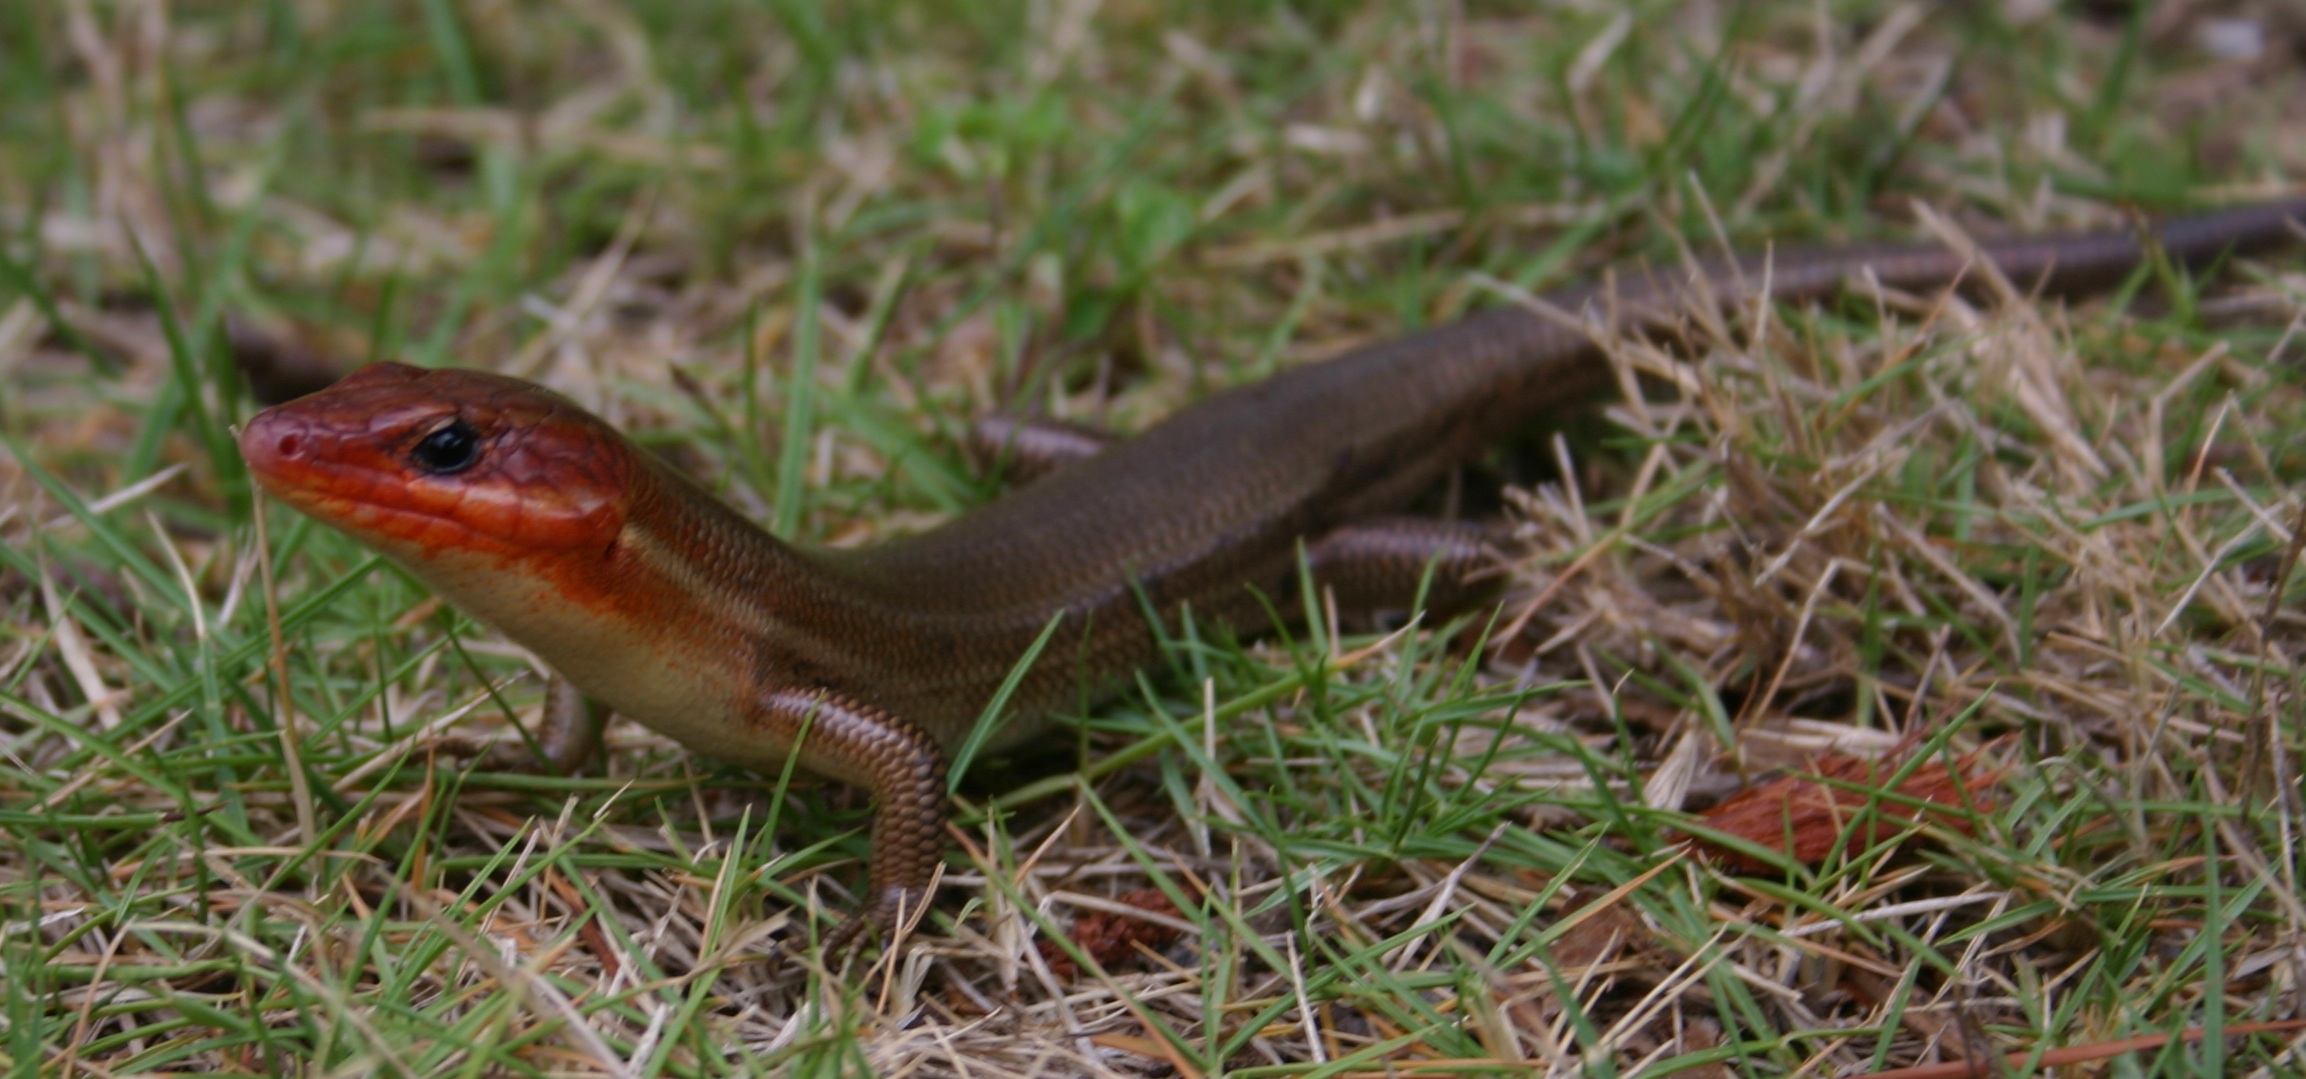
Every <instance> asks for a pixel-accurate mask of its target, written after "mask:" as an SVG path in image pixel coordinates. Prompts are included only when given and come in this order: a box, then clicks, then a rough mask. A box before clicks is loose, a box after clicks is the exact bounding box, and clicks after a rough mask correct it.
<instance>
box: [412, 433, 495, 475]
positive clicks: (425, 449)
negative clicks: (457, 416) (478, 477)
mask: <svg viewBox="0 0 2306 1079" xmlns="http://www.w3.org/2000/svg"><path fill="white" fill-rule="evenodd" d="M408 456H409V459H410V460H412V461H414V462H416V467H418V468H421V469H423V470H425V471H426V472H430V473H432V474H433V475H435V476H445V475H448V474H450V473H452V472H462V471H464V470H465V469H468V468H471V467H472V463H473V462H474V461H477V460H480V432H478V431H475V430H473V429H472V425H471V424H469V423H466V422H464V421H463V420H453V421H451V422H450V423H449V425H448V426H446V427H443V428H441V429H440V430H438V431H434V432H433V433H431V434H429V435H426V436H424V438H423V440H421V441H419V442H418V443H417V444H416V449H414V450H411V451H409V455H408Z"/></svg>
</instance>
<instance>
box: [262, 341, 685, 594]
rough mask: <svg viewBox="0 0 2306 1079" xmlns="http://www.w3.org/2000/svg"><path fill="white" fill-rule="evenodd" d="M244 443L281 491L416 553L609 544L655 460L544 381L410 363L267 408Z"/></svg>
mask: <svg viewBox="0 0 2306 1079" xmlns="http://www.w3.org/2000/svg"><path fill="white" fill-rule="evenodd" d="M240 452H241V455H242V456H243V457H245V458H247V460H248V467H249V469H250V470H251V471H252V472H254V473H255V475H256V479H257V482H259V483H262V484H263V485H264V489H265V490H267V491H270V492H271V493H272V494H273V496H274V497H277V498H279V499H280V500H281V501H283V502H286V503H288V504H289V505H291V506H294V507H296V508H297V509H299V510H301V511H303V512H304V513H306V514H309V515H311V516H312V517H314V518H315V519H317V520H319V521H321V522H322V523H325V524H327V525H330V526H332V527H334V528H337V529H339V530H342V531H344V532H345V533H347V534H349V535H351V536H353V537H354V538H355V539H358V540H360V541H361V542H363V543H366V544H368V545H369V546H371V547H374V548H376V549H377V550H379V551H382V552H383V553H385V554H387V555H391V556H393V557H394V558H395V559H397V560H399V561H400V562H402V563H403V564H406V565H411V566H416V565H421V564H423V563H425V562H429V561H431V560H433V559H435V558H438V557H440V556H442V555H444V554H446V555H459V556H474V555H478V556H482V557H484V558H494V559H496V560H514V559H523V558H530V557H535V556H539V555H548V554H573V553H576V552H580V551H585V550H607V549H608V548H610V547H612V546H613V545H614V544H615V543H616V540H617V536H618V534H619V533H620V531H621V530H622V529H623V527H624V521H625V518H626V516H627V512H628V509H629V507H628V505H627V498H628V493H629V492H630V491H631V490H633V489H634V488H635V486H636V485H635V483H634V480H635V478H636V472H637V471H638V470H640V469H642V468H644V467H645V466H644V465H643V464H642V463H641V461H640V460H639V459H638V453H639V451H637V450H636V449H634V448H633V447H632V445H631V444H630V443H628V442H626V441H625V440H624V438H623V437H622V436H620V435H618V434H617V433H616V432H615V431H614V430H612V429H610V428H609V426H608V425H607V424H606V423H603V422H602V421H601V420H600V419H599V418H597V417H595V416H594V415H592V414H591V413H589V412H586V411H585V410H584V409H582V408H579V407H578V406H577V405H576V404H575V403H574V402H572V401H570V400H568V399H567V398H565V397H562V396H560V395H559V394H556V393H553V392H552V391H550V390H547V389H545V388H543V387H541V386H537V385H535V384H533V383H528V382H523V381H521V380H519V379H515V378H507V377H505V376H503V375H492V374H487V373H484V372H480V371H458V370H427V369H425V368H420V367H410V366H407V365H405V364H397V363H379V364H372V365H370V366H367V367H363V368H361V369H360V370H358V371H355V372H353V373H352V374H350V375H348V376H346V377H345V378H344V379H343V380H342V381H339V382H338V383H336V384H335V385H333V386H330V387H329V388H327V389H325V390H322V391H320V392H319V393H315V394H312V395H311V396H308V397H301V398H298V399H297V400H294V401H290V402H288V403H287V404H284V405H280V406H277V407H274V408H269V409H266V410H264V411H263V412H259V413H257V414H256V416H255V418H253V419H251V420H249V421H248V426H247V428H246V429H245V430H243V431H242V432H241V433H240Z"/></svg>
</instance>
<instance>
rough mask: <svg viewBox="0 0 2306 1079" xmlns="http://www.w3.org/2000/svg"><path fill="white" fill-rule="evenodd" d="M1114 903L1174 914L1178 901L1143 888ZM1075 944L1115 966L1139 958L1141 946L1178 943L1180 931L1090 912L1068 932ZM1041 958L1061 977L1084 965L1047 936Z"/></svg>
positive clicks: (1153, 948) (1150, 947) (1100, 962)
mask: <svg viewBox="0 0 2306 1079" xmlns="http://www.w3.org/2000/svg"><path fill="white" fill-rule="evenodd" d="M1114 902H1116V903H1120V904H1123V905H1125V906H1131V907H1135V908H1137V909H1138V910H1142V911H1147V912H1149V913H1152V914H1159V915H1166V916H1170V917H1174V916H1176V914H1177V904H1175V903H1172V902H1170V901H1169V896H1168V895H1167V894H1165V893H1163V892H1162V891H1161V890H1160V889H1157V888H1143V889H1139V890H1137V891H1134V892H1126V893H1123V894H1122V895H1120V896H1118V897H1116V898H1115V899H1114ZM1066 935H1067V936H1069V937H1071V938H1072V940H1073V944H1074V945H1075V946H1076V947H1078V948H1080V949H1081V950H1082V951H1083V952H1085V953H1087V954H1088V955H1089V956H1090V958H1093V959H1095V960H1096V961H1097V964H1098V965H1099V966H1103V967H1112V966H1115V965H1118V964H1120V963H1121V962H1123V961H1124V960H1128V959H1133V958H1135V957H1136V956H1137V955H1138V954H1139V953H1138V946H1139V945H1143V946H1144V947H1145V949H1146V950H1150V951H1157V950H1159V949H1162V948H1166V947H1168V946H1169V945H1171V944H1173V943H1175V942H1176V940H1177V937H1178V935H1179V934H1178V932H1177V930H1176V928H1174V927H1172V926H1167V925H1163V924H1161V923H1159V922H1154V921H1148V920H1146V919H1143V918H1138V917H1134V916H1131V915H1127V914H1120V913H1115V912H1113V911H1103V910H1097V911H1090V912H1089V913H1087V914H1084V915H1082V916H1081V917H1079V918H1077V919H1075V920H1074V922H1073V931H1072V932H1071V933H1068V934H1066ZM1040 949H1041V957H1042V958H1043V959H1045V960H1047V961H1048V963H1049V969H1050V971H1051V972H1053V973H1055V974H1056V975H1057V976H1058V977H1060V978H1071V977H1074V976H1076V975H1078V974H1079V973H1080V972H1081V971H1080V967H1079V966H1078V965H1076V964H1075V963H1074V962H1073V957H1072V956H1071V955H1069V954H1067V953H1066V952H1065V950H1064V949H1062V948H1059V947H1058V946H1057V942H1056V941H1053V940H1049V939H1047V938H1043V939H1042V940H1041V941H1040Z"/></svg>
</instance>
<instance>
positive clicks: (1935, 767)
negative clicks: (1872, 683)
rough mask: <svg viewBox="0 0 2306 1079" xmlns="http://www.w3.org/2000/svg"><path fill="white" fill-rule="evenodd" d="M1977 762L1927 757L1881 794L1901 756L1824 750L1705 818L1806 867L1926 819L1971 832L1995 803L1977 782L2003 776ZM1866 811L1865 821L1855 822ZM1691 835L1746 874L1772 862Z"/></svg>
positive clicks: (1716, 858) (1701, 848)
mask: <svg viewBox="0 0 2306 1079" xmlns="http://www.w3.org/2000/svg"><path fill="white" fill-rule="evenodd" d="M1976 762H1977V754H1975V753H1973V754H1970V755H1969V756H1966V757H1964V758H1962V761H1961V764H1960V767H1959V769H1958V770H1957V769H1955V768H1949V767H1948V766H1947V765H1946V764H1945V763H1944V762H1943V761H1934V760H1933V761H1930V762H1927V763H1925V764H1923V765H1922V766H1920V767H1918V768H1916V769H1914V771H1913V774H1912V775H1909V776H1907V777H1906V778H1905V780H1904V782H1901V783H1899V784H1898V786H1897V788H1896V790H1894V791H1891V792H1888V793H1883V794H1879V795H1878V800H1877V792H1880V791H1881V789H1882V788H1881V784H1882V783H1883V782H1885V781H1887V780H1888V779H1889V778H1890V777H1891V776H1892V775H1894V774H1896V773H1897V771H1898V768H1899V765H1900V762H1898V761H1896V760H1868V759H1866V758H1863V757H1853V756H1849V755H1847V754H1839V753H1833V754H1827V755H1826V756H1823V757H1820V758H1818V759H1817V760H1816V761H1814V762H1812V763H1811V765H1810V767H1809V768H1808V769H1807V770H1805V771H1802V772H1796V773H1793V774H1791V775H1786V776H1781V777H1779V778H1777V779H1774V780H1771V781H1769V782H1767V783H1764V784H1762V785H1760V786H1758V787H1752V788H1748V789H1746V790H1744V791H1740V792H1738V793H1737V794H1735V795H1733V796H1731V797H1730V798H1729V799H1727V800H1725V801H1723V802H1722V803H1721V804H1720V805H1717V806H1715V807H1713V808H1712V809H1709V810H1706V811H1705V812H1704V813H1703V814H1701V815H1700V816H1701V819H1702V820H1704V822H1705V825H1706V827H1708V828H1710V829H1712V830H1714V831H1716V832H1720V833H1723V834H1725V835H1731V836H1735V837H1737V838H1739V839H1743V840H1745V841H1747V842H1749V843H1753V844H1755V845H1757V846H1761V847H1767V848H1770V849H1773V850H1778V851H1783V852H1785V853H1786V854H1787V855H1788V856H1790V857H1792V858H1793V859H1794V860H1796V861H1799V862H1801V863H1802V864H1804V865H1817V864H1819V863H1821V862H1824V861H1825V860H1826V859H1827V858H1828V857H1830V856H1831V855H1833V854H1834V853H1835V850H1836V848H1837V847H1839V849H1840V851H1841V853H1842V854H1844V855H1845V856H1847V855H1851V854H1855V853H1856V852H1858V851H1862V850H1865V849H1867V848H1869V847H1872V846H1874V845H1875V844H1877V843H1881V842H1884V841H1886V840H1889V839H1891V838H1893V837H1895V836H1897V835H1899V834H1900V833H1902V832H1904V831H1906V830H1908V829H1910V828H1912V827H1913V826H1914V825H1915V824H1917V823H1920V822H1923V821H1925V820H1926V821H1928V822H1930V823H1935V824H1938V825H1941V826H1943V827H1946V828H1950V829H1953V830H1954V831H1957V832H1961V833H1963V834H1964V835H1967V834H1969V832H1970V828H1971V822H1972V820H1973V819H1974V817H1973V813H1972V811H1973V810H1983V809H1985V808H1987V807H1988V806H1989V805H1990V804H1991V803H1990V802H1989V801H1988V800H1987V798H1986V797H1985V796H1983V795H1982V794H1980V793H1979V790H1980V788H1982V787H1987V786H1991V785H1992V784H1993V783H1994V781H1995V779H1996V778H1997V777H1998V775H1999V773H1998V772H1997V773H1992V774H1978V773H1977V772H1976V771H1975V764H1976ZM1869 802H1870V803H1873V804H1872V808H1871V810H1870V811H1869V810H1868V808H1867V807H1868V803H1869ZM1916 803H1922V804H1916ZM1939 807H1944V808H1939ZM1861 816H1863V817H1865V818H1866V820H1865V822H1864V823H1863V824H1860V825H1858V826H1857V827H1854V828H1853V827H1851V823H1852V822H1853V821H1857V820H1858V819H1859V818H1860V817H1861ZM1690 839H1691V841H1692V842H1693V843H1694V844H1695V845H1696V847H1697V849H1698V850H1699V851H1700V852H1702V853H1704V854H1705V855H1706V856H1707V857H1709V858H1711V859H1713V860H1714V861H1716V862H1718V863H1720V864H1722V865H1725V866H1728V867H1729V868H1731V869H1734V870H1737V871H1739V872H1747V873H1762V872H1768V871H1769V869H1770V866H1769V865H1768V863H1765V862H1763V861H1761V860H1760V859H1758V858H1755V857H1753V856H1751V855H1749V854H1746V853H1745V852H1743V851H1739V850H1733V849H1731V848H1729V847H1727V846H1725V845H1723V844H1721V843H1719V842H1717V841H1715V840H1712V839H1709V838H1707V837H1705V836H1698V835H1693V836H1691V837H1690Z"/></svg>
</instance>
